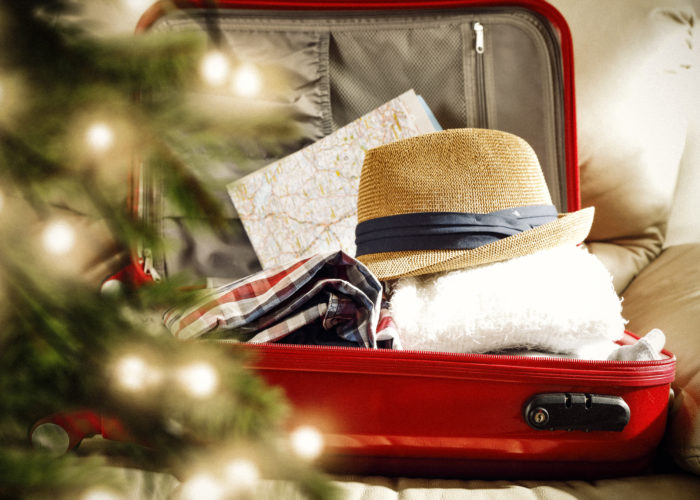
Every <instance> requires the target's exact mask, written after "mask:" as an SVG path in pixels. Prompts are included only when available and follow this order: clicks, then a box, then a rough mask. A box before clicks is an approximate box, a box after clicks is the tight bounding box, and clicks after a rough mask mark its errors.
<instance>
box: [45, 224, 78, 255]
mask: <svg viewBox="0 0 700 500" xmlns="http://www.w3.org/2000/svg"><path fill="white" fill-rule="evenodd" d="M42 242H43V244H44V248H45V249H46V251H47V252H49V253H51V254H53V255H64V254H66V253H68V252H70V251H71V250H72V249H73V246H74V245H75V231H74V230H73V228H72V227H71V226H70V224H68V223H66V222H62V221H56V222H52V223H50V224H49V225H48V226H46V228H45V229H44V232H43V234H42Z"/></svg>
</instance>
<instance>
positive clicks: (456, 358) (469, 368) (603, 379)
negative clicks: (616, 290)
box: [203, 339, 675, 386]
mask: <svg viewBox="0 0 700 500" xmlns="http://www.w3.org/2000/svg"><path fill="white" fill-rule="evenodd" d="M203 340H205V341H206V339H203ZM209 341H210V342H215V343H220V344H229V345H231V344H235V345H237V346H238V347H240V348H242V349H243V350H250V352H252V353H253V359H258V356H259V355H261V354H262V355H263V359H264V358H265V357H266V356H265V353H267V354H268V355H272V356H273V358H274V360H272V361H271V362H267V363H263V366H260V365H258V366H257V367H256V368H257V369H263V370H264V369H271V370H284V371H287V370H291V371H295V370H301V371H308V370H310V371H330V372H334V371H339V372H352V373H370V372H373V373H374V372H375V371H377V373H380V372H381V373H384V371H385V370H386V366H392V367H394V369H396V371H394V369H392V370H390V372H392V373H394V374H398V372H400V371H401V370H409V371H410V372H411V373H413V374H414V375H415V376H425V375H428V373H426V372H425V371H426V370H427V372H430V373H433V372H435V373H440V374H441V376H448V377H452V376H456V377H461V376H463V375H464V374H466V373H471V374H472V375H473V374H474V373H479V374H481V375H482V376H484V377H485V378H486V379H490V378H494V380H495V378H497V377H499V376H500V377H505V378H507V379H509V380H515V379H518V380H520V379H522V380H530V379H556V380H558V381H561V380H569V381H578V380H580V379H583V378H585V379H587V380H588V381H590V380H596V381H597V382H600V383H602V384H605V383H607V384H613V385H624V386H638V385H640V384H649V383H670V382H671V381H672V380H673V374H674V367H675V357H674V356H673V355H672V354H670V353H668V352H666V351H664V355H665V356H667V357H666V358H664V359H661V360H657V361H610V360H587V359H572V358H560V357H533V356H518V355H504V354H474V353H454V352H435V351H420V350H405V351H403V350H401V351H399V350H392V349H364V348H360V347H345V346H316V345H304V344H300V345H290V344H274V343H260V344H249V343H246V342H239V341H236V340H230V339H211V340H209ZM256 351H258V353H256ZM336 355H337V356H336ZM338 356H340V357H338ZM368 361H370V364H367V362H368ZM406 362H408V363H409V365H410V366H413V364H414V363H418V364H419V365H420V368H417V365H416V366H413V368H410V367H409V365H404V363H406ZM319 363H320V365H323V366H322V367H321V366H320V365H319ZM376 363H379V364H380V365H385V369H382V368H380V367H379V366H377V365H376ZM397 363H399V364H397ZM455 363H458V364H455ZM253 364H254V365H255V364H256V363H253ZM399 367H401V369H399ZM429 367H432V369H431V368H429ZM415 370H417V371H415ZM435 373H433V374H435Z"/></svg>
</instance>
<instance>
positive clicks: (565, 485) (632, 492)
mask: <svg viewBox="0 0 700 500" xmlns="http://www.w3.org/2000/svg"><path fill="white" fill-rule="evenodd" d="M336 485H338V486H339V487H340V490H341V492H342V493H343V495H341V497H342V498H343V499H346V500H460V499H464V498H468V499H479V500H513V499H519V500H530V499H531V500H571V499H574V498H578V499H588V500H598V499H600V500H608V499H611V498H634V499H635V500H652V499H658V498H697V492H698V491H700V478H697V477H693V476H690V475H681V474H665V475H652V476H645V477H625V478H620V479H605V480H601V481H479V480H465V481H454V480H442V479H440V480H429V479H390V478H347V479H344V480H342V481H341V480H338V481H336ZM285 498H294V497H285Z"/></svg>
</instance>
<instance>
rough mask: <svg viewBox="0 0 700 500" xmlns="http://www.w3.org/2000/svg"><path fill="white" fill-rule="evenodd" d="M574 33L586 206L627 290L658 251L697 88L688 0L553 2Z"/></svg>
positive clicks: (599, 247)
mask: <svg viewBox="0 0 700 500" xmlns="http://www.w3.org/2000/svg"><path fill="white" fill-rule="evenodd" d="M552 3H553V4H554V6H555V7H557V8H558V9H559V10H560V11H561V13H562V14H563V15H564V16H565V18H566V19H567V21H568V23H569V25H570V28H571V30H572V35H573V39H574V50H575V63H576V67H575V75H576V89H577V91H576V99H577V110H578V113H577V114H578V117H577V125H578V148H579V164H580V172H581V192H582V199H583V205H584V206H589V205H594V206H595V207H596V217H595V221H594V223H593V228H592V230H591V234H590V236H589V241H590V242H591V244H590V248H591V251H593V252H594V253H596V254H597V255H598V256H599V257H600V258H601V260H603V262H604V263H605V264H606V266H608V267H609V269H610V270H611V272H613V274H614V276H615V286H616V289H617V290H618V292H619V291H622V290H623V289H624V288H625V286H627V284H628V283H629V282H630V281H631V279H632V278H633V277H634V276H635V275H636V274H637V273H638V272H639V271H640V270H641V269H642V268H643V267H644V266H645V265H646V264H648V263H649V262H650V261H651V260H652V259H653V258H654V257H655V256H656V255H657V254H658V253H659V252H660V251H661V248H662V244H663V234H664V231H665V228H666V226H667V223H668V218H669V213H670V210H671V206H672V202H673V197H674V193H675V188H676V180H677V178H678V171H679V164H680V160H681V157H682V155H683V151H684V146H685V142H686V133H687V130H688V123H689V119H690V116H691V113H692V110H693V108H694V106H691V105H689V103H694V102H697V101H698V99H699V97H698V96H700V93H698V92H697V88H695V87H694V86H693V83H695V80H696V79H695V78H694V76H693V75H694V73H696V72H697V71H698V66H700V64H698V62H697V59H698V50H697V49H696V48H695V46H694V45H693V41H695V45H697V35H696V34H695V32H694V29H693V28H694V26H695V24H696V10H697V9H696V8H695V7H694V5H693V3H692V2H690V1H687V0H686V1H681V0H677V1H676V0H662V1H659V0H635V1H618V2H613V3H610V2H609V1H607V0H589V1H587V2H580V1H579V2H577V1H576V0H554V1H552Z"/></svg>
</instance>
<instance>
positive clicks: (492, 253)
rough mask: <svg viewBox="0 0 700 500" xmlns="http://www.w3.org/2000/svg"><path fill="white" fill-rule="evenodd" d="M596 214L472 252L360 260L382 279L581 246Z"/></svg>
mask: <svg viewBox="0 0 700 500" xmlns="http://www.w3.org/2000/svg"><path fill="white" fill-rule="evenodd" d="M593 214H594V208H593V207H588V208H584V209H582V210H578V211H576V212H571V213H568V214H560V215H559V218H558V219H557V220H555V221H552V222H549V223H547V224H543V225H541V226H538V227H536V228H533V229H528V230H527V231H523V232H522V233H518V234H515V235H513V236H508V237H507V238H503V239H501V240H498V241H495V242H493V243H489V244H487V245H483V246H480V247H477V248H474V249H470V250H418V251H400V252H384V253H373V254H366V255H361V256H359V257H357V259H358V260H359V261H360V262H362V263H363V264H365V265H366V266H367V267H368V268H369V270H370V271H372V273H373V274H374V275H375V276H376V277H377V278H379V279H380V280H392V279H397V278H402V277H407V276H419V275H422V274H432V273H439V272H445V271H454V270H456V269H463V268H467V267H474V266H479V265H483V264H489V263H491V262H498V261H502V260H507V259H513V258H515V257H522V256H524V255H529V254H532V253H535V252H538V251H540V250H546V249H549V248H555V247H558V246H563V245H567V244H574V245H576V244H578V243H581V242H582V241H583V240H584V239H585V238H586V236H588V233H589V232H590V230H591V225H592V224H593Z"/></svg>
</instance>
